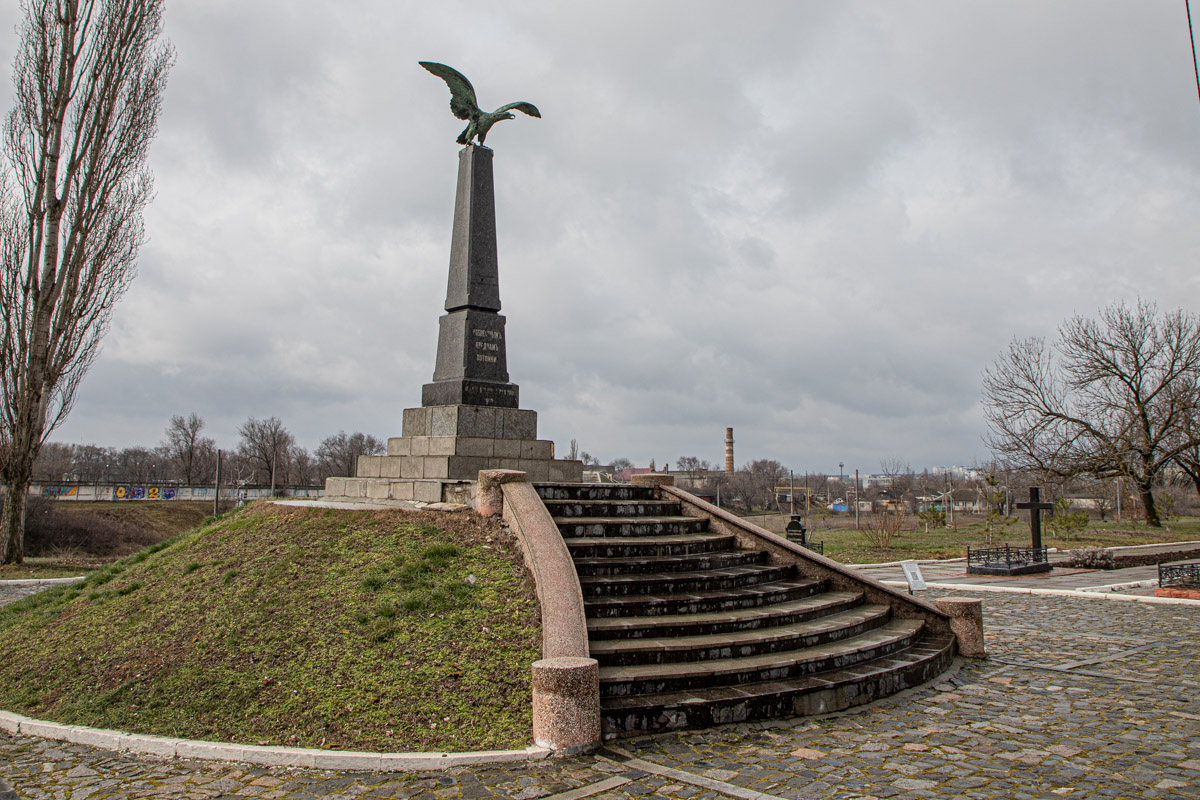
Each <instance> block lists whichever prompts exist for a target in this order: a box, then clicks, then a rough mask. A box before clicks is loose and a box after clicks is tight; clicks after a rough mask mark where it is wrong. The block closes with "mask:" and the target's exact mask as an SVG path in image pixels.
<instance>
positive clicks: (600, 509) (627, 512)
mask: <svg viewBox="0 0 1200 800" xmlns="http://www.w3.org/2000/svg"><path fill="white" fill-rule="evenodd" d="M542 502H543V503H545V505H546V508H547V509H548V510H549V511H550V515H551V516H554V517H678V516H682V515H683V505H682V504H681V503H671V502H666V501H662V500H543V501H542Z"/></svg>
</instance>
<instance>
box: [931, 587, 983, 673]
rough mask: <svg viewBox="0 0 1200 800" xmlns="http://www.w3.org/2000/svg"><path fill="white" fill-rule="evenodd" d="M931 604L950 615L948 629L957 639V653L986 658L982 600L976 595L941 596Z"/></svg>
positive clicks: (968, 656) (969, 656)
mask: <svg viewBox="0 0 1200 800" xmlns="http://www.w3.org/2000/svg"><path fill="white" fill-rule="evenodd" d="M933 604H934V605H935V606H937V607H938V610H939V611H942V612H943V613H945V614H949V615H950V631H951V632H952V633H953V634H954V638H955V639H957V640H958V654H959V655H960V656H966V657H967V658H987V650H986V649H984V645H983V601H982V600H980V599H979V598H977V597H942V598H940V599H938V600H934V601H933Z"/></svg>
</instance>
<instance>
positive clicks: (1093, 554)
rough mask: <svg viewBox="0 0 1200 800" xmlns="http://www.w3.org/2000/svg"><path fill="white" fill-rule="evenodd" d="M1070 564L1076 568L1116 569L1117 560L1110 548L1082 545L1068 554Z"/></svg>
mask: <svg viewBox="0 0 1200 800" xmlns="http://www.w3.org/2000/svg"><path fill="white" fill-rule="evenodd" d="M1067 556H1068V560H1067V564H1068V566H1071V567H1075V568H1076V569H1114V568H1116V561H1115V560H1114V559H1113V554H1112V552H1111V551H1110V550H1107V549H1106V548H1103V547H1081V548H1079V549H1078V550H1072V551H1070V552H1069V553H1068V554H1067Z"/></svg>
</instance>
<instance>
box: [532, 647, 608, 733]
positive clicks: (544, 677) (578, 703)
mask: <svg viewBox="0 0 1200 800" xmlns="http://www.w3.org/2000/svg"><path fill="white" fill-rule="evenodd" d="M533 743H534V744H536V745H537V746H538V747H548V748H550V749H551V750H554V751H555V752H557V753H559V754H560V755H572V754H575V753H584V752H587V751H589V750H593V749H595V748H596V747H597V746H598V745H599V744H600V665H599V663H598V662H597V661H596V659H594V658H576V657H564V658H544V659H542V660H541V661H535V662H533Z"/></svg>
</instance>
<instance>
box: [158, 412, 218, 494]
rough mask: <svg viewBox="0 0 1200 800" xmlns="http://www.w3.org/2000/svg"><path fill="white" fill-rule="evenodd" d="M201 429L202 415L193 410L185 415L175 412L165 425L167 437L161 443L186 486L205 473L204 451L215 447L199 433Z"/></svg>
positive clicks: (210, 440) (202, 425) (202, 427)
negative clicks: (203, 469) (168, 423)
mask: <svg viewBox="0 0 1200 800" xmlns="http://www.w3.org/2000/svg"><path fill="white" fill-rule="evenodd" d="M202 430H204V417H202V416H200V415H199V414H196V413H195V412H193V413H191V414H188V415H187V416H186V417H184V416H182V415H180V414H176V415H175V416H173V417H171V424H170V425H168V426H167V438H166V439H165V440H164V441H163V443H162V447H163V449H164V451H165V452H166V456H167V458H168V459H169V460H170V461H171V462H172V463H173V464H174V465H175V467H176V469H177V470H178V471H179V476H180V477H181V478H182V479H183V482H184V483H185V484H186V485H188V486H191V485H192V482H193V481H194V480H198V479H199V478H200V476H201V475H207V472H204V471H202V468H203V467H204V466H206V464H205V462H206V461H207V458H206V451H211V450H212V449H213V448H214V447H216V443H215V442H214V441H213V440H212V439H209V438H207V437H204V436H201V435H200V431H202Z"/></svg>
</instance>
